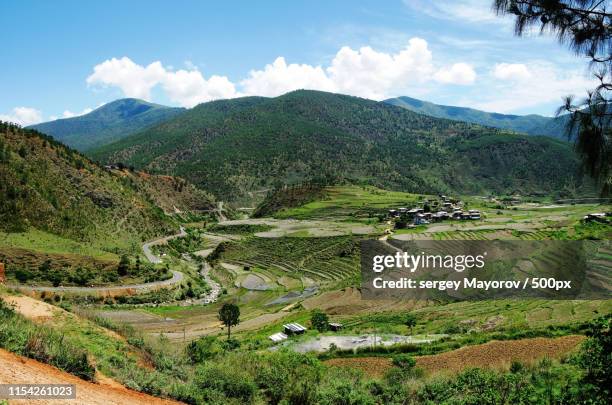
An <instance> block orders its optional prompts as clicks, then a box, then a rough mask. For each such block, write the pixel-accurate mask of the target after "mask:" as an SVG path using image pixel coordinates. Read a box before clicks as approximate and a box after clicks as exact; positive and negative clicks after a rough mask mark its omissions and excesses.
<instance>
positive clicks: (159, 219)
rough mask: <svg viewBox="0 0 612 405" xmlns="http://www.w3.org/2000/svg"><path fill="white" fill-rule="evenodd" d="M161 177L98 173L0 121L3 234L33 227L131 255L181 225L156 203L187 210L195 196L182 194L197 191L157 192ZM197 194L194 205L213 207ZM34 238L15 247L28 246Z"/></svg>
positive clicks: (70, 153)
mask: <svg viewBox="0 0 612 405" xmlns="http://www.w3.org/2000/svg"><path fill="white" fill-rule="evenodd" d="M162 180H163V181H162ZM162 180H160V179H159V178H158V176H153V177H151V176H144V177H143V176H142V175H138V174H135V173H131V172H128V171H120V170H112V171H109V170H106V169H103V168H101V167H99V166H97V165H96V164H94V163H92V162H91V161H90V160H89V159H88V158H86V157H85V156H83V155H81V154H80V153H79V152H76V151H75V150H72V149H70V148H67V147H65V146H64V145H62V144H60V143H58V142H56V141H54V140H53V139H52V138H50V137H47V136H45V135H43V134H40V133H39V132H37V131H34V130H30V129H21V128H19V127H17V126H13V125H11V124H6V123H1V122H0V234H1V233H3V232H4V233H27V232H29V234H30V235H34V234H33V233H32V232H34V231H36V230H37V231H41V232H44V233H45V234H50V235H55V236H57V237H61V238H63V239H61V240H72V241H76V242H79V243H84V244H86V245H88V246H93V247H96V248H101V249H103V250H105V251H112V252H118V251H127V250H131V251H134V250H137V249H139V244H140V242H141V241H142V240H146V239H150V238H152V237H154V236H158V235H165V234H169V233H171V232H174V231H175V230H176V229H177V228H178V227H177V225H176V224H175V223H174V221H173V220H172V219H171V218H170V217H168V216H166V215H164V211H163V209H162V208H160V207H159V206H158V205H162V204H161V203H158V201H168V204H170V202H171V203H172V204H173V205H177V206H180V207H181V208H183V209H189V205H188V202H189V201H192V200H195V199H196V198H195V197H194V198H191V197H188V196H186V194H188V193H189V194H192V193H194V192H193V191H191V188H190V187H189V186H187V185H185V184H184V181H181V180H174V182H170V185H169V186H167V187H160V186H158V185H157V183H158V182H160V181H161V182H164V183H167V182H168V179H167V178H163V179H162ZM174 184H178V185H176V186H174ZM153 190H155V192H153ZM174 196H176V200H172V198H173V197H174ZM196 197H197V201H198V206H197V207H195V208H198V209H201V208H202V206H203V205H205V204H208V207H211V206H212V203H211V201H210V200H207V199H206V198H208V197H207V196H206V195H205V194H202V193H200V194H196ZM177 201H178V202H177ZM12 239H14V240H16V239H15V238H12ZM39 239H40V238H39V237H38V236H34V237H33V239H32V240H31V241H30V242H28V238H27V237H23V238H21V240H22V242H21V243H18V244H16V245H15V244H12V245H13V246H15V247H25V248H30V247H31V246H30V245H36V243H37V242H38V241H39ZM49 240H50V241H51V242H50V243H51V244H55V243H56V242H53V240H54V239H53V238H52V237H50V238H49ZM58 240H59V239H58ZM38 244H40V243H38ZM49 248H52V246H49ZM35 250H43V251H48V250H49V249H46V248H45V247H44V246H36V247H35ZM68 250H71V251H72V250H73V249H68Z"/></svg>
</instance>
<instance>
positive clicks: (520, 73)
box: [492, 63, 531, 80]
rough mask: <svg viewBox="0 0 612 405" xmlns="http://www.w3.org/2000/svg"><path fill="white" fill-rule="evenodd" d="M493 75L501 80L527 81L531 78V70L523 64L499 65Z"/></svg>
mask: <svg viewBox="0 0 612 405" xmlns="http://www.w3.org/2000/svg"><path fill="white" fill-rule="evenodd" d="M492 74H493V77H495V78H497V79H501V80H527V79H529V78H530V77H531V73H530V72H529V69H528V68H527V66H526V65H524V64H523V63H497V64H496V65H495V67H494V68H493V72H492Z"/></svg>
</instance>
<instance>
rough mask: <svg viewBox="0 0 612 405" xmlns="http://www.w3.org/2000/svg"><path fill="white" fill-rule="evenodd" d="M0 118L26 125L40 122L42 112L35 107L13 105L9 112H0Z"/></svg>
mask: <svg viewBox="0 0 612 405" xmlns="http://www.w3.org/2000/svg"><path fill="white" fill-rule="evenodd" d="M0 120H2V121H9V122H14V123H16V124H19V125H22V126H28V125H33V124H38V123H39V122H41V121H42V114H41V112H40V111H38V110H37V109H35V108H30V107H15V108H13V111H12V112H11V113H10V114H0Z"/></svg>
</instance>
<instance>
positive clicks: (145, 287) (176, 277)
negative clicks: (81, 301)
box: [7, 270, 184, 294]
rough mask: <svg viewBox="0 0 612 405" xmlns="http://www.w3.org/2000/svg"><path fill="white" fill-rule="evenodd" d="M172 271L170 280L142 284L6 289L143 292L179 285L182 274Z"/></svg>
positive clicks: (16, 287) (16, 286) (61, 291)
mask: <svg viewBox="0 0 612 405" xmlns="http://www.w3.org/2000/svg"><path fill="white" fill-rule="evenodd" d="M171 271H172V278H169V279H167V280H161V281H152V282H150V283H142V284H126V285H113V286H107V287H36V286H34V287H30V286H24V285H20V284H7V287H10V288H13V289H15V290H19V291H22V292H32V291H36V292H51V293H77V294H94V293H99V294H105V293H121V292H135V291H138V292H144V291H151V290H158V289H160V288H163V287H169V286H173V285H176V284H178V283H180V282H181V281H182V280H183V277H184V275H183V273H181V272H180V271H176V270H171Z"/></svg>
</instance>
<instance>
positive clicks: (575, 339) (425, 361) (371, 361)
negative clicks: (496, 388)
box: [325, 335, 584, 378]
mask: <svg viewBox="0 0 612 405" xmlns="http://www.w3.org/2000/svg"><path fill="white" fill-rule="evenodd" d="M582 341H584V336H579V335H578V336H576V335H569V336H563V337H559V338H532V339H521V340H510V341H491V342H487V343H484V344H481V345H473V346H466V347H462V348H460V349H457V350H453V351H449V352H444V353H440V354H434V355H429V356H417V357H416V367H418V368H420V369H422V370H423V371H424V372H425V375H426V376H428V377H431V376H437V375H440V374H454V373H458V372H461V371H463V370H465V369H469V368H475V367H480V368H489V369H495V370H504V371H507V370H508V369H509V368H510V365H511V363H512V362H513V361H518V362H521V363H522V364H525V365H535V364H537V362H538V361H540V360H542V359H544V358H547V359H557V360H558V359H559V358H562V357H564V356H567V355H568V354H570V353H571V352H572V351H575V350H576V348H577V347H578V345H579V344H580V343H581V342H582ZM325 363H326V364H328V365H330V366H335V367H349V368H355V369H358V370H360V371H362V372H364V373H365V374H366V375H369V376H371V377H375V378H381V377H382V376H383V375H384V374H385V373H386V372H388V371H389V370H391V369H392V368H393V365H392V364H391V360H390V359H389V358H385V357H358V358H337V359H331V360H327V361H326V362H325Z"/></svg>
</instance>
